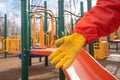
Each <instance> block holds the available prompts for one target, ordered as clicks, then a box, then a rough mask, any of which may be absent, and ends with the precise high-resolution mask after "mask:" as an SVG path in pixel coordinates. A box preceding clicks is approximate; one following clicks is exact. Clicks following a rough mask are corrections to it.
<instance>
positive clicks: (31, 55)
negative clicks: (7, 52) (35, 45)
mask: <svg viewBox="0 0 120 80" xmlns="http://www.w3.org/2000/svg"><path fill="white" fill-rule="evenodd" d="M21 55H22V54H21V53H20V54H18V57H19V58H20V59H21ZM28 56H29V57H32V58H34V57H42V56H41V55H37V54H31V53H28Z"/></svg>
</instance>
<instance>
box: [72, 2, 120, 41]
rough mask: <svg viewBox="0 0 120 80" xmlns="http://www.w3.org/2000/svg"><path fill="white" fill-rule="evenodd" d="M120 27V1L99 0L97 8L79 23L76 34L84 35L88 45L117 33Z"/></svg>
mask: <svg viewBox="0 0 120 80" xmlns="http://www.w3.org/2000/svg"><path fill="white" fill-rule="evenodd" d="M119 25H120V0H98V1H97V4H96V6H95V7H93V8H92V9H91V10H90V11H89V12H87V13H86V14H85V15H84V16H83V18H82V19H80V20H79V21H78V23H77V24H76V26H75V30H74V32H78V33H81V34H83V35H84V36H85V37H86V39H87V43H90V42H93V41H95V40H96V39H98V38H99V37H101V36H106V35H108V34H110V33H112V32H115V31H116V30H117V29H118V27H119Z"/></svg>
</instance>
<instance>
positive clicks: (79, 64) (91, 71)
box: [30, 48, 117, 80]
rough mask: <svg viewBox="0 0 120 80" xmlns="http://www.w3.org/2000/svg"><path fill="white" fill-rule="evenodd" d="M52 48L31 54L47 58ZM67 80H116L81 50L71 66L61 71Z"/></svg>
mask: <svg viewBox="0 0 120 80" xmlns="http://www.w3.org/2000/svg"><path fill="white" fill-rule="evenodd" d="M53 51H55V49H54V48H48V49H34V50H31V51H30V52H31V54H38V55H45V56H49V55H50V54H51V53H52V52H53ZM63 72H64V73H65V76H66V78H67V80H117V78H116V77H114V76H113V75H112V74H111V73H109V72H108V71H107V70H105V69H104V68H103V67H102V66H101V65H100V64H99V63H98V62H97V61H96V60H95V59H94V58H92V57H91V56H90V54H89V53H88V52H87V51H85V50H82V51H81V52H80V54H79V55H78V56H77V58H76V59H75V61H74V62H73V64H72V65H71V66H70V67H69V68H68V69H66V70H63Z"/></svg>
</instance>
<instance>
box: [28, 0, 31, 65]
mask: <svg viewBox="0 0 120 80" xmlns="http://www.w3.org/2000/svg"><path fill="white" fill-rule="evenodd" d="M29 12H30V0H28V24H29V25H28V30H29V31H28V34H29V35H28V42H29V44H28V49H29V50H30V49H31V40H32V39H31V16H30V13H29ZM31 60H32V59H31V57H29V66H31Z"/></svg>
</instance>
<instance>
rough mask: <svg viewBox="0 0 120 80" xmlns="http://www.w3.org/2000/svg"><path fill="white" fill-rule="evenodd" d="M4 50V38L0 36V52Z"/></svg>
mask: <svg viewBox="0 0 120 80" xmlns="http://www.w3.org/2000/svg"><path fill="white" fill-rule="evenodd" d="M3 51H4V38H3V37H0V53H3Z"/></svg>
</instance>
